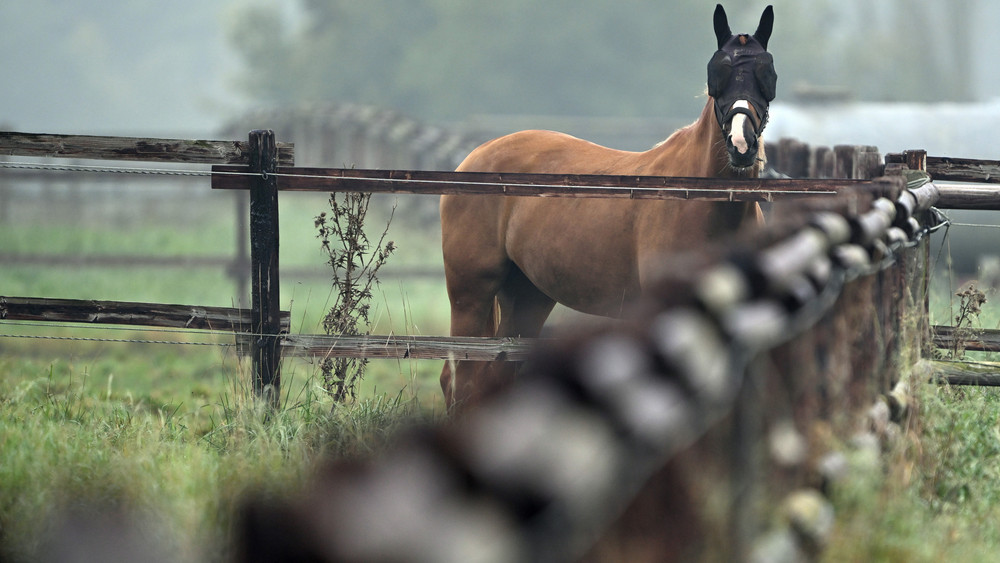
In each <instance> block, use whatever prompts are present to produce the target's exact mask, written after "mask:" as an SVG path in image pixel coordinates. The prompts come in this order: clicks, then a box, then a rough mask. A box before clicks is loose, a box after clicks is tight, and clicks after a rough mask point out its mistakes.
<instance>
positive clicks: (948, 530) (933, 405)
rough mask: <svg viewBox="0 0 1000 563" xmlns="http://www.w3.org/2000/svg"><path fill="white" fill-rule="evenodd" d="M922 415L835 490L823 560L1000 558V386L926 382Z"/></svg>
mask: <svg viewBox="0 0 1000 563" xmlns="http://www.w3.org/2000/svg"><path fill="white" fill-rule="evenodd" d="M917 395H918V400H919V405H920V407H919V409H920V412H919V420H918V421H917V422H916V423H915V426H913V427H911V428H909V429H908V430H907V432H906V433H905V434H904V436H903V437H902V438H901V439H900V440H899V442H898V443H896V444H895V445H894V446H892V447H891V448H890V449H889V451H888V453H887V455H886V456H885V459H884V462H883V463H882V464H878V465H876V466H874V467H869V468H868V470H867V471H864V472H857V473H855V474H853V475H852V476H851V477H850V478H849V479H848V480H846V481H845V482H844V483H843V484H842V485H840V486H839V487H838V488H837V490H836V494H834V496H833V498H834V505H835V506H836V510H837V525H836V528H835V532H834V536H833V538H832V540H831V543H830V546H829V549H828V550H827V551H826V552H825V553H824V560H825V561H831V562H833V561H886V562H928V563H930V562H938V561H1000V528H998V527H997V526H996V522H997V521H998V519H1000V503H998V501H1000V485H998V483H1000V480H998V479H1000V426H998V424H1000V393H997V391H995V390H992V389H977V388H969V387H948V386H937V385H924V386H921V387H919V388H918V391H917Z"/></svg>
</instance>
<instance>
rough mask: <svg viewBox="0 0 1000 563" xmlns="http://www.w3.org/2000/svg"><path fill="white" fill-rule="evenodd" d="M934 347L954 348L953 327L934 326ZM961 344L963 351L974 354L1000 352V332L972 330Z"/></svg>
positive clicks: (962, 339)
mask: <svg viewBox="0 0 1000 563" xmlns="http://www.w3.org/2000/svg"><path fill="white" fill-rule="evenodd" d="M931 331H932V333H933V336H934V345H935V346H937V347H938V348H954V347H955V339H956V336H955V332H956V329H955V327H953V326H933V327H931ZM960 338H961V342H959V344H960V346H961V348H962V349H963V350H972V351H974V352H1000V330H994V329H978V328H977V329H971V330H970V331H968V334H964V335H961V336H960Z"/></svg>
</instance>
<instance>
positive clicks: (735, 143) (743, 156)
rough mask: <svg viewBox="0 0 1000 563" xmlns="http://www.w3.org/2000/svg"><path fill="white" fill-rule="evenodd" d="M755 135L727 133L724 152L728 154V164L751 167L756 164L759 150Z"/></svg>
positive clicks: (736, 166) (734, 166) (737, 166)
mask: <svg viewBox="0 0 1000 563" xmlns="http://www.w3.org/2000/svg"><path fill="white" fill-rule="evenodd" d="M757 143H758V141H757V135H755V134H753V133H750V134H743V135H733V134H730V135H727V136H726V152H727V153H728V154H729V165H730V166H732V167H733V168H751V167H753V166H756V164H757V153H758V150H759V147H758V144H757Z"/></svg>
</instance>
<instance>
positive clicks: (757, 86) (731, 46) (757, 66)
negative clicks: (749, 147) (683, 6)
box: [708, 4, 778, 154]
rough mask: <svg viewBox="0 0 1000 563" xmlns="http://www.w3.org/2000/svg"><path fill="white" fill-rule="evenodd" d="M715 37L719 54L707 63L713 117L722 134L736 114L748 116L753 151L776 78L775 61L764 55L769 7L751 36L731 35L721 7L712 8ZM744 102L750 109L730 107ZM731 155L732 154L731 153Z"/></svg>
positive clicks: (770, 18) (768, 34) (771, 15)
mask: <svg viewBox="0 0 1000 563" xmlns="http://www.w3.org/2000/svg"><path fill="white" fill-rule="evenodd" d="M714 23H715V36H716V38H717V39H718V42H719V50H718V51H716V52H715V54H714V55H712V60H710V61H709V62H708V95H709V96H711V97H712V98H714V99H715V117H716V119H718V120H719V126H720V127H722V128H723V130H725V128H726V126H727V124H728V123H729V122H730V120H732V118H733V117H734V116H736V115H737V114H741V113H742V114H744V115H746V116H747V118H748V119H747V122H748V123H749V125H750V127H751V128H752V131H747V133H752V134H753V136H752V140H753V145H754V148H756V139H757V137H759V136H760V134H761V132H763V130H764V126H765V125H766V124H767V109H768V104H769V103H770V102H771V100H773V99H774V95H775V88H776V85H777V81H778V75H777V73H775V71H774V59H773V58H772V57H771V53H768V52H767V41H768V39H770V37H771V30H772V27H773V25H774V12H773V10H772V8H771V6H768V7H767V8H766V9H765V10H764V13H763V15H761V18H760V24H759V26H758V27H757V31H756V32H755V33H754V34H753V35H744V34H741V35H733V33H732V31H730V29H729V22H728V20H727V18H726V11H725V10H724V9H723V8H722V5H721V4H720V5H717V6H716V8H715V21H714ZM740 100H745V101H746V102H748V103H749V105H750V106H751V107H752V108H753V111H751V110H750V108H744V107H736V108H734V107H733V105H734V104H735V103H736V102H737V101H740ZM730 154H732V152H730Z"/></svg>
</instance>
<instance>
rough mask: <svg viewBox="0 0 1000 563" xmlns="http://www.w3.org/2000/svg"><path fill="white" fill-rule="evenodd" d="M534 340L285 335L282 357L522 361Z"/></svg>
mask: <svg viewBox="0 0 1000 563" xmlns="http://www.w3.org/2000/svg"><path fill="white" fill-rule="evenodd" d="M534 342H535V341H534V340H530V339H517V338H474V337H458V336H452V337H446V336H377V335H369V336H326V335H306V334H297V335H288V336H285V337H284V338H283V339H282V344H281V347H282V356H292V357H320V358H326V357H345V358H391V359H401V360H403V359H415V360H448V359H454V360H476V361H493V360H508V361H521V360H524V359H526V358H527V356H528V353H529V351H530V350H531V347H532V345H533V344H534Z"/></svg>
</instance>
